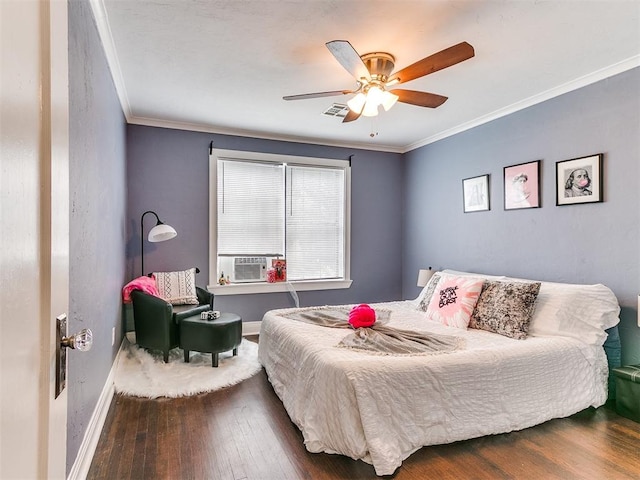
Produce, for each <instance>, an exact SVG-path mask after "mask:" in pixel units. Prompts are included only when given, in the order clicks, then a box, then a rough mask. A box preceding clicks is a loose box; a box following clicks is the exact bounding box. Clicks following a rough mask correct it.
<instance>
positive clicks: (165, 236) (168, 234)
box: [147, 223, 178, 243]
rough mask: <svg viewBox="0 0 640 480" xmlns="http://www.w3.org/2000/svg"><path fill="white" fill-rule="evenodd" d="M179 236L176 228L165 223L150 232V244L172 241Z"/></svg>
mask: <svg viewBox="0 0 640 480" xmlns="http://www.w3.org/2000/svg"><path fill="white" fill-rule="evenodd" d="M176 235H178V232H176V230H175V228H173V227H172V226H171V225H167V224H165V223H159V224H158V225H156V226H155V227H153V228H152V229H151V230H149V236H148V237H147V238H148V240H149V241H150V242H154V243H155V242H164V241H165V240H171V239H172V238H173V237H175V236H176Z"/></svg>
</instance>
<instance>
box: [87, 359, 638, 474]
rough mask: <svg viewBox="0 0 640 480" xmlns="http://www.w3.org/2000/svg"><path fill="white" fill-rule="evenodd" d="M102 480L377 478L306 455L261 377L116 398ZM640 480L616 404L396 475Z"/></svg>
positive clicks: (440, 451)
mask: <svg viewBox="0 0 640 480" xmlns="http://www.w3.org/2000/svg"><path fill="white" fill-rule="evenodd" d="M87 478H88V479H90V480H99V479H108V480H114V479H135V480H138V479H194V480H195V479H221V480H241V479H246V480H272V479H273V480H284V479H292V480H298V479H314V480H316V479H320V480H323V479H373V478H378V477H376V475H375V472H374V469H373V467H372V466H371V465H368V464H366V463H364V462H362V461H355V460H352V459H350V458H347V457H344V456H341V455H328V454H324V453H319V454H313V453H309V452H307V451H306V450H305V448H304V445H303V442H302V434H301V433H300V431H299V430H298V429H297V427H295V425H293V423H291V421H290V420H289V417H288V416H287V413H286V411H285V409H284V407H283V406H282V403H281V402H280V400H279V399H278V397H277V396H276V395H275V393H274V392H273V389H272V388H271V384H270V383H269V381H268V380H267V377H266V375H265V373H264V371H261V372H260V373H258V374H257V375H255V376H253V377H251V378H250V379H248V380H245V381H244V382H242V383H240V384H238V385H235V386H232V387H228V388H225V389H222V390H219V391H217V392H212V393H208V394H202V395H198V396H194V397H187V398H181V399H159V400H143V399H138V398H132V397H123V396H119V395H118V396H116V397H115V398H114V399H113V402H112V404H111V407H110V409H109V413H108V415H107V419H106V422H105V426H104V429H103V432H102V434H101V437H100V440H99V443H98V446H97V449H96V452H95V455H94V458H93V463H92V464H91V468H90V471H89V475H88V477H87ZM391 478H394V479H397V480H417V479H427V478H429V479H491V480H493V479H562V480H568V479H588V480H608V479H611V480H618V479H639V478H640V424H637V423H635V422H633V421H631V420H628V419H626V418H623V417H620V416H618V415H617V414H616V413H615V411H614V409H613V407H611V406H605V407H601V408H599V409H597V410H594V409H589V410H586V411H583V412H581V413H578V414H576V415H573V416H572V417H569V418H565V419H557V420H552V421H550V422H547V423H544V424H542V425H539V426H537V427H533V428H529V429H526V430H522V431H519V432H512V433H508V434H503V435H493V436H489V437H483V438H478V439H473V440H468V441H464V442H457V443H453V444H449V445H439V446H431V447H424V448H422V449H421V450H419V451H418V452H416V453H414V454H413V455H411V456H410V457H409V458H408V459H406V460H405V461H404V463H403V464H402V466H401V467H400V468H399V469H398V470H397V471H396V473H395V474H394V475H393V476H392V477H391Z"/></svg>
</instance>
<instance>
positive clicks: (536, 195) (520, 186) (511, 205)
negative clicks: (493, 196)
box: [503, 160, 541, 210]
mask: <svg viewBox="0 0 640 480" xmlns="http://www.w3.org/2000/svg"><path fill="white" fill-rule="evenodd" d="M540 163H541V160H535V161H533V162H526V163H519V164H517V165H510V166H508V167H504V172H503V182H504V183H503V185H504V209H505V210H521V209H523V208H540V206H541V202H540Z"/></svg>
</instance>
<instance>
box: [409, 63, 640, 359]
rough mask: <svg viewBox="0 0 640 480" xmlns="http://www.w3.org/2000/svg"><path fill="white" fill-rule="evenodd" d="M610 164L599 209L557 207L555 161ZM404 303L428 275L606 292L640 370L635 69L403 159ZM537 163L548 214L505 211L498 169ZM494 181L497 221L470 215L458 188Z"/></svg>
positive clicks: (639, 132)
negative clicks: (420, 276) (470, 181)
mask: <svg viewBox="0 0 640 480" xmlns="http://www.w3.org/2000/svg"><path fill="white" fill-rule="evenodd" d="M596 153H603V154H604V203H597V204H593V203H592V204H583V205H571V206H561V207H558V206H556V200H555V167H556V165H555V164H556V162H558V161H562V160H568V159H572V158H576V157H582V156H587V155H592V154H596ZM404 160H405V177H404V186H405V189H406V194H405V202H406V203H405V206H406V209H405V215H406V221H405V224H404V232H405V235H404V247H403V267H404V268H403V294H404V297H405V298H410V297H415V295H416V294H417V293H418V289H417V288H416V286H415V284H416V275H417V270H418V268H425V267H426V266H429V265H431V266H433V267H434V268H437V269H442V268H452V269H457V270H465V271H472V272H483V273H489V274H504V275H509V276H516V277H526V278H532V279H540V280H549V281H559V282H571V283H603V284H605V285H607V286H608V287H610V288H611V289H612V290H613V292H614V293H615V294H616V296H617V298H618V301H619V303H620V305H621V307H622V313H621V324H620V336H621V339H622V346H623V350H622V357H623V358H622V361H623V364H628V363H640V328H638V327H637V295H638V293H639V292H640V270H639V264H640V195H639V193H638V192H639V187H638V178H640V176H639V173H640V172H639V171H638V170H639V165H640V69H637V68H636V69H634V70H631V71H628V72H625V73H623V74H620V75H617V76H615V77H612V78H609V79H607V80H603V81H601V82H598V83H596V84H593V85H590V86H587V87H584V88H582V89H579V90H577V91H574V92H571V93H568V94H565V95H562V96H560V97H557V98H554V99H552V100H549V101H546V102H544V103H541V104H538V105H535V106H532V107H530V108H527V109H525V110H522V111H520V112H517V113H514V114H511V115H509V116H507V117H504V118H501V119H498V120H495V121H493V122H490V123H487V124H485V125H482V126H479V127H476V128H474V129H472V130H469V131H466V132H463V133H460V134H458V135H455V136H452V137H449V138H446V139H444V140H441V141H438V142H435V143H433V144H430V145H426V146H424V147H422V148H419V149H416V150H414V151H412V152H410V153H407V154H405V156H404ZM534 160H542V170H541V193H542V208H536V209H527V210H510V211H505V210H504V202H503V195H504V190H503V180H502V176H503V167H505V166H509V165H514V164H518V163H523V162H529V161H534ZM487 173H488V174H490V175H491V177H490V194H491V210H490V211H488V212H475V213H463V209H462V179H463V178H469V177H474V176H476V175H483V174H487Z"/></svg>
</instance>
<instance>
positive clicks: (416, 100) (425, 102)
mask: <svg viewBox="0 0 640 480" xmlns="http://www.w3.org/2000/svg"><path fill="white" fill-rule="evenodd" d="M390 92H391V93H393V94H394V95H398V97H400V98H398V101H399V102H402V103H409V104H411V105H417V106H419V107H429V108H436V107H439V106H440V105H442V104H443V103H444V102H446V101H447V98H448V97H443V96H442V95H437V94H435V93H427V92H417V91H415V90H404V89H402V88H396V89H394V90H390Z"/></svg>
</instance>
